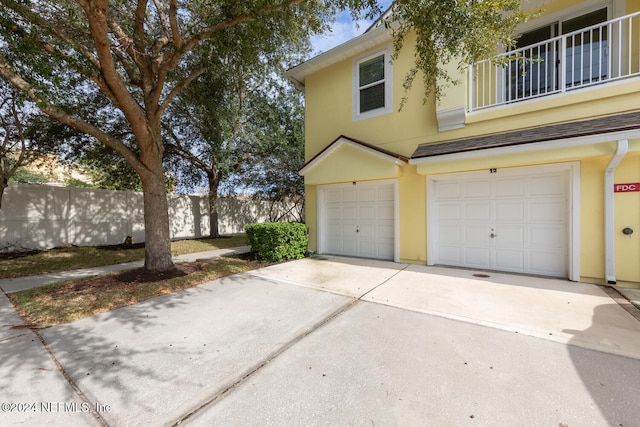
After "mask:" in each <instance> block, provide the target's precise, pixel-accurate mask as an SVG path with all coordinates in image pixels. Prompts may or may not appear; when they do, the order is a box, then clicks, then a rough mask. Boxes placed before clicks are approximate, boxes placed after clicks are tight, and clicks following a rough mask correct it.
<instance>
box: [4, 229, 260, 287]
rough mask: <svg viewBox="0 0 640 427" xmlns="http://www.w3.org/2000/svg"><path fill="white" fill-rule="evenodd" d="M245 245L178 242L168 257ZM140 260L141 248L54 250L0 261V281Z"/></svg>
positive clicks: (230, 240) (227, 240)
mask: <svg viewBox="0 0 640 427" xmlns="http://www.w3.org/2000/svg"><path fill="white" fill-rule="evenodd" d="M247 244H248V240H247V238H246V236H244V235H241V236H232V237H223V238H219V239H198V240H178V241H175V242H172V243H171V253H172V255H174V256H176V255H183V254H188V253H194V252H205V251H211V250H215V249H224V248H230V247H236V246H244V245H247ZM143 259H144V248H134V249H113V248H109V249H107V248H96V247H92V246H79V247H71V248H57V249H51V250H48V251H42V252H38V253H36V254H33V255H27V256H24V257H17V258H12V259H0V279H10V278H15V277H23V276H34V275H38V274H46V273H54V272H58V271H67V270H75V269H78V268H89V267H100V266H104V265H114V264H121V263H125V262H132V261H140V260H143Z"/></svg>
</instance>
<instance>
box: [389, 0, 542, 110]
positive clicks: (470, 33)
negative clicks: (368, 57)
mask: <svg viewBox="0 0 640 427" xmlns="http://www.w3.org/2000/svg"><path fill="white" fill-rule="evenodd" d="M520 6H521V2H520V0H482V1H467V0H397V1H396V2H394V6H393V8H392V10H393V13H392V16H391V18H390V20H389V21H390V22H392V21H393V22H397V26H396V27H395V28H394V39H395V40H394V45H395V56H396V57H397V55H398V54H399V52H400V50H401V49H402V47H403V44H404V41H405V39H406V38H407V37H408V36H409V35H410V34H412V33H414V32H415V34H416V43H415V58H416V60H415V66H414V67H412V69H411V70H410V71H409V72H408V73H407V75H406V76H405V81H404V89H405V97H406V95H407V93H408V90H409V89H410V88H411V86H412V84H413V81H414V79H415V77H416V76H418V74H420V75H421V76H422V78H423V81H424V86H425V93H424V100H425V101H426V99H427V98H428V97H429V96H430V95H431V94H434V95H435V97H436V99H438V100H439V99H440V98H441V97H442V95H443V91H444V90H445V89H446V87H448V86H449V85H452V84H456V83H457V82H456V80H455V77H452V76H451V75H450V74H449V73H448V72H447V70H446V67H445V66H446V65H448V64H449V63H451V62H455V63H457V68H458V69H459V70H462V69H464V68H465V67H466V66H468V65H469V64H471V63H473V62H474V61H477V60H479V59H486V58H488V57H491V56H493V55H495V54H496V53H497V51H498V49H499V47H500V46H502V47H504V48H506V47H509V46H513V45H514V44H515V40H516V36H517V32H516V27H517V26H518V25H519V24H521V23H523V22H525V21H526V20H527V19H528V18H529V17H530V16H531V15H530V14H527V13H525V12H522V11H521V10H520Z"/></svg>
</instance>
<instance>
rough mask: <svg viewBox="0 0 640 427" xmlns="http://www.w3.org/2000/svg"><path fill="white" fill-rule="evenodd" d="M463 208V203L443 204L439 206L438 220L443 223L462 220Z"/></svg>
mask: <svg viewBox="0 0 640 427" xmlns="http://www.w3.org/2000/svg"><path fill="white" fill-rule="evenodd" d="M462 206H463V204H462V203H461V202H455V203H448V202H445V203H442V204H441V205H440V206H438V212H437V214H438V218H441V219H442V221H456V220H460V219H462Z"/></svg>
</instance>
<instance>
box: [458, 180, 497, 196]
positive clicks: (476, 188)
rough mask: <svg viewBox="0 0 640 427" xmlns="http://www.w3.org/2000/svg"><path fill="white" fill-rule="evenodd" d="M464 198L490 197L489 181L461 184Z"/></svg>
mask: <svg viewBox="0 0 640 427" xmlns="http://www.w3.org/2000/svg"><path fill="white" fill-rule="evenodd" d="M463 186H464V187H463V188H464V192H463V196H464V197H465V198H470V199H473V198H483V197H489V196H491V184H490V183H489V181H484V180H479V181H467V182H465V183H464V184H463Z"/></svg>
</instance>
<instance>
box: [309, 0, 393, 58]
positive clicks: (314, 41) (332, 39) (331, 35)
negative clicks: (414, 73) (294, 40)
mask: <svg viewBox="0 0 640 427" xmlns="http://www.w3.org/2000/svg"><path fill="white" fill-rule="evenodd" d="M391 1H392V0H379V3H380V7H381V8H382V10H383V11H384V10H386V9H387V8H388V7H389V5H390V4H391ZM373 21H374V20H371V19H361V20H358V21H353V20H352V19H351V15H350V14H349V12H348V11H344V12H340V13H339V14H338V15H337V16H336V21H335V22H334V23H333V25H332V26H331V31H330V32H328V33H325V34H323V35H320V36H315V37H312V38H311V45H312V46H313V54H314V55H319V54H320V53H322V52H326V51H328V50H330V49H332V48H334V47H336V46H338V45H341V44H342V43H345V42H347V41H349V40H351V39H352V38H354V37H357V36H359V35H361V34H363V33H364V32H365V31H366V30H367V28H369V26H370V25H371V24H372V23H373Z"/></svg>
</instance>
